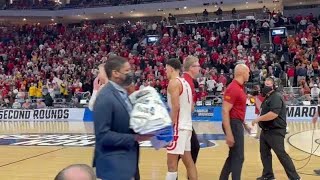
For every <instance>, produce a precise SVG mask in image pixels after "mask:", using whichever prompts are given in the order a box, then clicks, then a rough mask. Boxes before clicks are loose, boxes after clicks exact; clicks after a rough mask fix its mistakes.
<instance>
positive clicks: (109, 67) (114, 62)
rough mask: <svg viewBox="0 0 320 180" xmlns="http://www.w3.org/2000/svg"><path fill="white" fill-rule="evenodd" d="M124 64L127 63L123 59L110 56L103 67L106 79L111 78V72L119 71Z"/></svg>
mask: <svg viewBox="0 0 320 180" xmlns="http://www.w3.org/2000/svg"><path fill="white" fill-rule="evenodd" d="M126 62H128V60H127V59H125V58H123V57H120V56H111V57H110V58H109V59H108V60H107V62H106V63H105V65H104V69H105V71H106V74H107V76H108V78H111V76H112V71H114V70H116V71H119V70H120V69H121V68H122V66H123V64H125V63H126Z"/></svg>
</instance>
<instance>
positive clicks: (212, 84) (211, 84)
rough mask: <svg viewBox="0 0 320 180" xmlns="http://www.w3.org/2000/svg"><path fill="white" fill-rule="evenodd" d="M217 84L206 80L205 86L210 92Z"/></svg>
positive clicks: (211, 80) (212, 80)
mask: <svg viewBox="0 0 320 180" xmlns="http://www.w3.org/2000/svg"><path fill="white" fill-rule="evenodd" d="M216 84H217V82H216V81H215V80H214V79H209V80H207V86H208V89H207V90H208V91H212V90H213V89H214V88H215V86H216Z"/></svg>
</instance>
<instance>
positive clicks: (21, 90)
mask: <svg viewBox="0 0 320 180" xmlns="http://www.w3.org/2000/svg"><path fill="white" fill-rule="evenodd" d="M272 17H273V18H272V19H271V20H270V21H263V22H258V21H242V22H240V23H231V24H230V25H227V26H217V25H214V26H212V25H210V26H207V25H206V24H200V25H174V26H170V27H168V26H166V24H167V23H168V22H167V21H166V20H163V21H160V22H152V23H141V22H137V23H135V24H131V23H126V24H117V25H112V26H111V25H106V24H103V23H97V22H86V23H84V24H83V25H82V26H80V27H77V26H63V25H59V24H58V25H47V26H41V25H23V26H18V25H7V26H1V29H0V37H1V44H0V71H1V73H0V74H1V75H0V91H1V94H0V105H1V107H2V108H9V107H13V108H32V107H33V108H42V107H46V106H52V105H53V104H54V102H55V100H56V99H57V98H61V99H65V101H67V102H69V101H71V99H72V98H73V97H75V96H80V95H79V94H80V93H81V92H91V93H92V90H93V89H92V87H93V80H94V78H95V77H96V75H97V70H95V69H97V67H98V65H99V64H101V63H104V62H106V61H107V59H108V57H109V56H112V55H114V54H116V55H120V56H122V57H125V58H127V59H128V60H129V62H130V64H131V65H132V69H133V70H134V72H135V88H136V90H138V89H142V88H144V87H146V86H153V87H155V88H156V89H157V90H158V92H159V93H161V94H162V95H163V96H164V97H166V94H167V93H166V88H167V85H168V79H167V77H166V75H165V61H166V60H168V59H170V58H179V59H180V60H181V62H182V63H183V60H184V59H185V58H186V57H188V56H190V55H192V56H196V57H198V58H199V63H200V66H201V74H200V76H199V77H198V78H197V82H196V87H197V88H196V89H197V97H196V98H197V100H205V99H206V98H207V96H208V95H220V94H221V93H223V92H224V90H225V87H226V85H227V84H229V83H230V82H231V80H232V79H233V70H234V67H235V65H236V63H239V62H242V63H245V64H246V65H247V66H248V67H249V68H250V82H257V83H258V84H259V83H262V82H263V80H264V79H265V78H266V77H268V76H274V77H275V78H278V79H281V80H283V81H282V84H283V85H284V86H293V87H299V93H300V94H301V95H304V96H302V97H304V98H305V99H308V100H312V99H313V98H314V97H317V96H318V95H319V92H320V90H319V88H318V87H319V72H320V71H319V61H320V45H319V42H320V21H318V18H316V17H313V15H312V14H310V15H308V16H301V15H299V16H296V17H294V18H291V19H290V23H291V24H293V25H294V26H295V29H296V34H294V35H290V36H289V37H288V38H286V39H281V38H279V37H275V38H274V39H273V41H274V48H273V49H265V48H261V47H262V46H261V42H260V41H261V39H262V36H264V35H265V33H264V32H265V31H266V30H268V28H270V27H274V26H281V25H283V24H285V23H287V22H288V18H284V17H283V16H279V14H272ZM149 33H154V34H158V35H160V37H161V38H160V41H159V42H158V43H156V44H145V43H143V42H142V40H143V38H144V37H145V35H147V34H149ZM287 80H288V81H287ZM285 98H287V99H290V94H288V95H286V94H285Z"/></svg>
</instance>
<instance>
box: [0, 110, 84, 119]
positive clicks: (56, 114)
mask: <svg viewBox="0 0 320 180" xmlns="http://www.w3.org/2000/svg"><path fill="white" fill-rule="evenodd" d="M84 111H85V109H83V108H81V109H80V108H58V109H2V110H0V120H9V121H13V120H39V121H45V120H77V121H82V120H83V116H84Z"/></svg>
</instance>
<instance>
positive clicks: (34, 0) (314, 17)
mask: <svg viewBox="0 0 320 180" xmlns="http://www.w3.org/2000/svg"><path fill="white" fill-rule="evenodd" d="M1 7H2V8H1ZM0 8H1V10H0V38H1V42H0V92H1V94H0V179H1V180H50V179H51V180H53V179H55V177H56V176H57V174H58V173H59V172H60V171H61V170H62V169H64V168H66V167H68V166H69V165H72V164H86V165H88V166H90V167H92V165H93V160H94V154H95V152H94V151H95V150H94V149H95V144H96V143H95V139H96V135H95V128H94V121H95V118H94V117H96V116H95V115H94V114H95V112H94V110H92V109H91V108H89V102H90V99H91V97H92V94H93V91H94V90H95V89H94V84H95V79H96V77H97V76H98V74H99V65H100V64H102V63H106V62H108V59H109V58H110V57H112V56H120V57H123V58H125V59H127V60H128V62H129V63H130V66H131V71H132V72H133V73H134V82H133V89H134V90H133V91H140V90H142V89H144V88H146V87H153V88H154V89H156V90H157V92H158V93H159V96H161V98H162V100H163V102H164V103H165V104H166V102H167V99H168V97H169V96H167V88H168V83H169V80H168V77H167V74H166V71H167V68H166V65H165V63H166V61H167V60H169V59H172V58H176V59H179V60H180V61H181V63H182V64H183V62H184V59H185V58H187V57H189V56H193V57H196V58H198V60H199V65H200V74H199V75H198V76H197V77H195V78H194V85H195V94H194V95H195V97H194V98H195V99H196V101H195V107H194V110H193V112H192V126H193V128H194V130H195V132H196V134H197V138H198V141H199V145H200V151H199V154H198V159H197V162H196V168H197V172H198V179H199V180H218V179H219V176H220V172H221V170H222V168H223V164H224V162H225V160H226V158H227V156H228V153H229V147H228V145H227V144H226V140H225V134H224V131H223V128H222V120H223V103H224V93H225V90H226V88H227V87H228V85H229V84H230V83H231V82H232V80H233V78H234V77H235V74H234V69H235V67H236V65H237V64H239V63H243V64H245V65H246V66H247V67H248V68H249V70H250V76H249V80H248V82H246V83H245V85H244V86H245V90H246V93H247V94H248V96H247V100H246V112H245V121H246V122H247V123H248V124H249V126H250V127H251V128H252V129H251V132H250V133H248V132H245V133H244V162H243V167H242V174H241V179H243V180H255V179H257V178H258V177H260V176H261V175H262V170H263V165H262V163H261V158H260V149H259V147H260V145H259V141H260V140H259V136H258V135H257V132H258V129H259V128H258V127H257V125H255V126H252V124H251V122H252V121H253V120H255V119H256V118H257V117H258V115H257V112H256V111H257V109H256V98H255V97H254V96H253V95H252V94H253V93H252V92H254V91H255V90H256V88H257V87H259V86H260V85H262V84H264V81H265V79H266V78H267V77H270V76H272V77H273V79H274V83H275V86H276V88H277V89H276V91H278V92H279V93H280V94H281V95H282V97H283V99H284V101H285V104H286V112H287V113H286V121H287V128H286V136H285V150H286V152H287V153H288V154H289V156H290V157H291V159H292V160H293V163H294V165H295V168H296V170H297V172H298V174H299V176H300V177H301V179H303V180H319V179H320V148H319V146H320V125H319V123H318V122H316V120H315V119H314V118H313V117H314V115H315V114H317V113H318V103H320V102H318V101H319V100H318V99H319V95H320V78H319V77H320V66H319V62H320V1H319V0H304V1H302V0H6V1H3V0H2V1H0ZM98 97H99V96H98ZM97 101H98V100H97ZM105 108H109V107H105ZM139 145H140V155H139V171H140V179H141V180H161V179H166V174H167V171H168V169H167V168H168V167H167V151H166V148H165V147H162V148H160V149H156V148H154V147H153V145H152V143H151V142H150V141H149V140H147V141H140V142H139ZM272 155H273V171H274V176H275V178H276V179H278V180H285V179H288V177H287V174H286V172H285V170H284V168H283V166H282V165H281V163H280V162H279V160H278V158H277V156H276V155H275V154H274V153H273V152H272ZM120 163H121V162H120ZM133 168H135V167H133ZM92 169H93V170H94V168H93V167H92ZM317 170H318V171H317ZM317 173H318V174H317ZM178 177H179V179H188V175H187V171H186V168H185V166H184V165H183V163H182V161H179V166H178ZM230 179H231V176H230ZM108 180H109V179H108ZM112 180H123V179H118V178H117V177H114V178H113V179H112ZM128 180H129V179H128Z"/></svg>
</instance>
